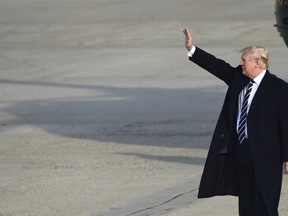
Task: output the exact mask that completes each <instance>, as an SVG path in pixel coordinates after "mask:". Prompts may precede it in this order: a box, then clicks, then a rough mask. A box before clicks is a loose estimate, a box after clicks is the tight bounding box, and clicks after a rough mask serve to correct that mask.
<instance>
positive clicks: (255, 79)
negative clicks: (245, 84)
mask: <svg viewBox="0 0 288 216" xmlns="http://www.w3.org/2000/svg"><path fill="white" fill-rule="evenodd" d="M265 74H266V70H264V71H262V72H261V73H260V74H259V75H258V76H257V77H255V78H254V79H253V80H254V82H255V83H256V84H257V85H260V83H261V81H262V79H263V77H264V76H265Z"/></svg>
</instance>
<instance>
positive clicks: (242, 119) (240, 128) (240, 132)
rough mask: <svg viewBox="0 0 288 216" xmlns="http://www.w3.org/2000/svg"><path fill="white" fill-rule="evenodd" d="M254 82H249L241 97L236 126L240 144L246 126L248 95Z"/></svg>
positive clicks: (243, 137)
mask: <svg viewBox="0 0 288 216" xmlns="http://www.w3.org/2000/svg"><path fill="white" fill-rule="evenodd" d="M253 83H254V80H250V82H249V83H248V84H247V86H246V87H245V88H246V92H245V95H244V97H243V100H242V101H243V102H242V108H241V114H240V119H239V124H238V141H239V143H242V142H243V140H244V139H245V138H246V132H245V131H246V125H247V114H248V112H247V111H248V100H249V97H250V93H251V90H252V87H253Z"/></svg>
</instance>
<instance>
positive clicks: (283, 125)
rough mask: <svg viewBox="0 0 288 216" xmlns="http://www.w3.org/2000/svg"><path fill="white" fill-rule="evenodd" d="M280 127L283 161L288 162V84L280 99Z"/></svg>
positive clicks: (283, 89)
mask: <svg viewBox="0 0 288 216" xmlns="http://www.w3.org/2000/svg"><path fill="white" fill-rule="evenodd" d="M279 98H280V100H279V117H278V118H279V119H278V120H279V125H280V137H281V143H282V150H283V152H282V157H283V161H288V84H287V83H284V84H283V85H282V88H281V97H279Z"/></svg>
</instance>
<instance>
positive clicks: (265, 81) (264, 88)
mask: <svg viewBox="0 0 288 216" xmlns="http://www.w3.org/2000/svg"><path fill="white" fill-rule="evenodd" d="M270 77H271V74H270V72H269V71H268V70H267V71H266V74H265V76H264V77H263V79H262V81H261V83H260V85H259V87H258V89H257V91H256V93H255V96H254V98H253V100H252V103H251V106H250V110H249V112H252V111H253V110H254V109H255V106H256V105H257V103H258V102H259V101H260V100H261V98H262V97H264V96H265V95H266V94H267V93H269V88H267V87H268V86H269V84H270V82H269V79H270Z"/></svg>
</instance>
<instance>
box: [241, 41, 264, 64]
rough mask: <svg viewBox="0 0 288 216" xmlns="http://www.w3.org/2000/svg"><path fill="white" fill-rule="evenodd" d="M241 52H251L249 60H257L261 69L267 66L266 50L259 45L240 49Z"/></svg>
mask: <svg viewBox="0 0 288 216" xmlns="http://www.w3.org/2000/svg"><path fill="white" fill-rule="evenodd" d="M240 52H241V53H243V54H244V53H251V60H254V61H258V64H259V65H260V67H261V68H262V69H266V68H268V67H269V61H268V60H269V58H268V50H267V49H266V48H264V47H261V46H248V47H245V48H243V49H241V50H240Z"/></svg>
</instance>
